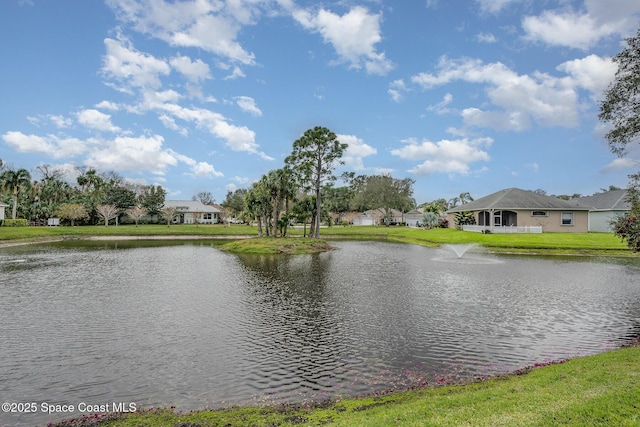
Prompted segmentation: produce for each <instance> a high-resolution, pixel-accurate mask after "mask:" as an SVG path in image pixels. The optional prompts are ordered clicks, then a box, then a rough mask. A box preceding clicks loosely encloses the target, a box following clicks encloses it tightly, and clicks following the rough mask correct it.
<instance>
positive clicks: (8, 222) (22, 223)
mask: <svg viewBox="0 0 640 427" xmlns="http://www.w3.org/2000/svg"><path fill="white" fill-rule="evenodd" d="M27 225H28V223H27V220H26V219H24V218H16V219H5V220H4V222H3V223H2V226H3V227H26V226H27Z"/></svg>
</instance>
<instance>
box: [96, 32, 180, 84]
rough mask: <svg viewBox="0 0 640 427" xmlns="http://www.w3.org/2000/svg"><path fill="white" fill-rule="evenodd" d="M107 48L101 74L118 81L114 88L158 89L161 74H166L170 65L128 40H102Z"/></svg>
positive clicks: (169, 70) (169, 69)
mask: <svg viewBox="0 0 640 427" xmlns="http://www.w3.org/2000/svg"><path fill="white" fill-rule="evenodd" d="M104 44H105V47H106V49H107V52H106V54H105V55H104V57H103V65H102V74H103V75H104V76H105V77H107V78H109V79H113V80H115V81H117V82H119V84H120V86H118V85H114V88H115V89H118V90H120V91H122V92H129V93H131V89H132V88H147V89H158V88H160V87H161V86H162V83H161V81H160V76H161V75H168V74H169V73H170V72H171V67H169V65H168V64H167V63H166V62H165V61H163V60H161V59H157V58H155V57H154V56H153V55H150V54H148V53H143V52H139V51H138V50H136V49H134V48H133V46H131V43H129V41H128V40H126V39H122V40H114V39H110V38H106V39H105V40H104Z"/></svg>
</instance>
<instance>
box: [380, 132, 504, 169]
mask: <svg viewBox="0 0 640 427" xmlns="http://www.w3.org/2000/svg"><path fill="white" fill-rule="evenodd" d="M403 142H404V143H405V146H404V147H402V148H399V149H395V150H391V154H393V155H394V156H398V157H400V158H402V159H405V160H424V162H423V163H421V164H419V165H418V166H416V167H414V168H412V169H410V170H409V172H411V173H414V174H416V175H428V174H432V173H438V172H444V173H451V174H455V173H457V174H468V173H469V172H470V164H471V163H474V162H478V161H485V162H486V161H489V154H488V153H487V152H486V151H485V150H486V149H487V148H488V147H490V146H491V144H492V143H493V139H491V138H477V139H468V138H463V139H458V140H447V139H445V140H441V141H438V142H431V141H429V140H423V141H422V142H418V141H417V140H416V139H414V138H411V139H407V140H405V141H403Z"/></svg>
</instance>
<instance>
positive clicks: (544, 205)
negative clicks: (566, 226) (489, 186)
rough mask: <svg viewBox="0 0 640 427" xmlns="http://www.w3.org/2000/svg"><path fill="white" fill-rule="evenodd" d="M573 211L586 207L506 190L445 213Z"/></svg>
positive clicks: (529, 192) (549, 197)
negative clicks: (523, 210)
mask: <svg viewBox="0 0 640 427" xmlns="http://www.w3.org/2000/svg"><path fill="white" fill-rule="evenodd" d="M492 209H493V210H518V209H519V210H522V209H527V210H551V211H552V210H573V211H586V210H589V208H588V207H584V206H579V205H578V204H576V203H575V202H571V201H568V200H562V199H558V198H557V197H551V196H544V195H542V194H538V193H535V192H533V191H529V190H521V189H519V188H507V189H505V190H500V191H497V192H495V193H493V194H489V195H488V196H485V197H482V198H480V199H478V200H474V201H473V202H469V203H465V204H464V205H461V206H456V207H455V208H453V209H449V210H448V211H447V212H464V211H483V210H492Z"/></svg>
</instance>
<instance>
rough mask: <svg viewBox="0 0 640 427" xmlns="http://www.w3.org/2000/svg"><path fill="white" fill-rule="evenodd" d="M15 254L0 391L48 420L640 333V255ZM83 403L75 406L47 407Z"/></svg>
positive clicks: (192, 250)
mask: <svg viewBox="0 0 640 427" xmlns="http://www.w3.org/2000/svg"><path fill="white" fill-rule="evenodd" d="M334 245H335V246H336V247H337V248H338V249H337V250H335V251H331V252H325V253H321V254H316V255H302V256H258V255H234V254H230V253H226V252H222V251H220V250H218V249H216V244H214V243H212V242H192V241H190V242H71V243H69V242H64V243H57V244H46V245H44V244H43V245H30V246H22V247H14V248H5V249H2V250H0V295H1V297H0V342H1V343H2V345H1V346H0V396H2V399H3V401H7V402H16V403H18V402H21V403H26V402H34V403H36V405H37V408H36V410H35V413H26V414H21V415H18V414H13V413H0V425H4V424H9V425H34V424H45V423H46V422H49V421H56V420H60V419H64V418H69V417H71V416H72V415H78V414H81V413H82V412H79V411H78V409H79V408H78V405H79V404H80V403H83V404H85V405H107V404H108V405H112V404H113V403H122V404H127V405H128V404H129V403H133V404H135V406H136V408H142V407H147V406H156V407H157V406H171V405H174V406H176V407H177V409H178V410H190V409H197V408H202V407H207V406H212V407H220V406H225V405H229V404H262V403H271V402H282V401H297V402H300V401H305V400H312V399H324V398H327V397H337V396H347V395H359V394H367V393H375V392H379V391H382V390H387V389H395V388H398V389H400V388H404V387H408V386H411V385H415V384H419V383H421V382H424V381H427V382H429V383H436V382H439V381H446V380H455V379H456V378H458V377H469V376H480V375H488V374H496V373H504V372H508V371H512V370H514V369H518V368H522V367H524V366H528V365H532V364H534V363H537V362H545V361H552V360H557V359H562V358H568V357H574V356H578V355H587V354H594V353H598V352H602V351H605V350H607V349H610V348H614V347H618V346H620V345H622V344H624V343H626V342H628V341H630V340H631V339H632V338H634V337H636V336H638V334H639V333H640V283H639V281H638V277H639V273H640V262H639V261H640V260H638V259H630V260H624V259H618V260H616V259H596V258H575V257H574V258H560V257H554V258H543V257H523V256H499V257H498V256H495V255H488V254H483V253H482V252H481V251H480V250H479V248H471V249H469V250H468V251H467V252H466V253H465V254H463V255H462V257H461V258H458V256H457V255H456V254H455V253H454V252H453V251H450V250H446V249H442V248H439V249H434V248H425V247H419V246H413V245H402V244H391V243H381V242H336V243H334ZM43 403H45V404H48V405H74V406H75V407H74V410H75V412H74V413H66V412H60V411H58V412H54V413H52V414H46V413H43V411H42V409H43V405H42V404H43Z"/></svg>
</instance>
